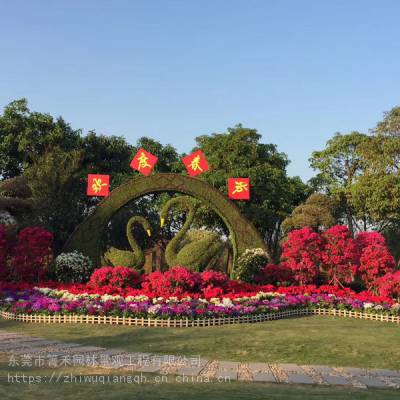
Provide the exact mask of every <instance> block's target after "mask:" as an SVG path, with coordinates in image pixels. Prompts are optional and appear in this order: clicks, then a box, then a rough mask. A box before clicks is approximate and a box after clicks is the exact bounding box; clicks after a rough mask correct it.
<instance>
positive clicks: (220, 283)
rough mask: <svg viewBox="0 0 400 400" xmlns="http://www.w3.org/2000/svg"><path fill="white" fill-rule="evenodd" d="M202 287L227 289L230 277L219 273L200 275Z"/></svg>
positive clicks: (206, 272) (203, 273)
mask: <svg viewBox="0 0 400 400" xmlns="http://www.w3.org/2000/svg"><path fill="white" fill-rule="evenodd" d="M200 280H201V287H202V288H205V287H219V288H221V289H225V288H226V286H227V285H228V283H229V277H228V275H226V274H224V273H223V272H219V271H212V270H209V271H204V272H202V273H201V274H200Z"/></svg>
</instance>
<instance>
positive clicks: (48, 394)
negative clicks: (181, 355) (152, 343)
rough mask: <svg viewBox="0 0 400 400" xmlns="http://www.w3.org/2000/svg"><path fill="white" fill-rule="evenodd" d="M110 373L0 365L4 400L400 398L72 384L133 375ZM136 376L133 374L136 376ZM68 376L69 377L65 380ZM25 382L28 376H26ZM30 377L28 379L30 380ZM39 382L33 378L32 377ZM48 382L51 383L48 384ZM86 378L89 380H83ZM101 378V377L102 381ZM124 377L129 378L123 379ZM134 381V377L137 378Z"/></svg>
mask: <svg viewBox="0 0 400 400" xmlns="http://www.w3.org/2000/svg"><path fill="white" fill-rule="evenodd" d="M54 372H55V375H54V376H55V377H57V378H58V376H61V379H60V380H59V382H58V383H55V381H54V380H53V383H49V380H50V377H51V375H52V374H53V373H54ZM22 373H24V374H25V376H31V377H35V379H37V377H40V380H41V383H36V384H28V383H15V382H14V383H11V382H10V381H9V375H8V374H10V376H15V374H19V375H22ZM107 373H108V371H103V370H102V371H101V372H99V370H98V369H97V370H93V369H89V368H74V369H71V368H57V369H45V368H29V369H27V368H24V369H22V368H21V367H19V368H18V367H16V368H12V367H9V366H8V364H7V363H6V362H4V360H3V362H0V398H1V399H4V400H14V399H15V400H19V399H24V400H34V399H35V400H36V399H51V398H54V399H63V400H73V399H85V400H102V399H104V400H124V399H140V400H153V399H160V400H170V399H171V400H172V399H174V400H179V399H189V398H190V399H191V400H200V399H202V400H211V399H212V400H214V399H218V400H239V399H246V400H248V399H252V400H253V399H254V400H257V399H260V400H261V399H262V400H309V399H313V400H381V399H382V400H391V399H393V400H394V399H398V398H399V397H398V396H399V392H398V390H388V389H384V390H373V389H369V390H363V389H356V388H340V387H321V386H309V385H307V386H301V385H282V384H279V385H278V384H262V383H246V382H225V383H217V382H212V383H211V382H210V383H179V382H177V381H176V377H173V376H168V377H166V378H167V379H168V382H165V381H164V382H163V383H156V379H160V376H158V378H157V376H155V375H150V374H147V375H145V377H146V380H147V382H146V383H141V384H138V383H118V384H115V383H105V384H102V383H97V384H94V383H69V382H71V378H70V376H71V374H73V376H75V377H80V376H87V377H90V378H91V379H93V378H92V377H93V376H95V374H102V375H100V376H105V378H104V379H107V376H110V381H111V382H112V381H113V379H115V378H117V379H118V380H119V381H121V376H123V377H126V376H127V375H130V374H131V373H119V375H115V372H113V375H107ZM130 376H132V375H130ZM64 377H68V381H65V382H64V380H65V378H64ZM20 379H22V378H20ZM26 379H28V378H26ZM32 379H33V378H32ZM45 379H46V380H47V382H45ZM77 379H78V380H79V379H85V378H77ZM97 379H99V378H97ZM122 379H124V378H122ZM132 379H133V378H132Z"/></svg>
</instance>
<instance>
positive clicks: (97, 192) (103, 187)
mask: <svg viewBox="0 0 400 400" xmlns="http://www.w3.org/2000/svg"><path fill="white" fill-rule="evenodd" d="M109 193H110V175H96V174H89V175H88V186H87V195H88V196H101V197H107V196H108V195H109Z"/></svg>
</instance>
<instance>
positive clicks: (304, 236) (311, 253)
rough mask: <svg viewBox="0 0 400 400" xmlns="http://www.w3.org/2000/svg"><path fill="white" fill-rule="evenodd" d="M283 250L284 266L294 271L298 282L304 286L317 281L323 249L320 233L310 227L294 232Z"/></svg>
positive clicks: (289, 236) (289, 235) (290, 234)
mask: <svg viewBox="0 0 400 400" xmlns="http://www.w3.org/2000/svg"><path fill="white" fill-rule="evenodd" d="M282 248H283V251H282V260H283V261H284V263H283V264H284V265H285V268H286V267H287V268H289V269H290V270H291V271H292V273H293V277H294V279H295V281H296V282H298V283H299V284H301V285H303V284H305V283H313V282H315V281H316V280H317V278H318V273H319V264H320V263H321V248H322V241H321V238H320V237H319V235H318V233H316V232H314V231H313V230H312V229H311V228H308V227H306V228H303V229H297V230H294V231H292V232H290V233H289V234H288V238H287V240H286V242H285V243H284V244H283V246H282Z"/></svg>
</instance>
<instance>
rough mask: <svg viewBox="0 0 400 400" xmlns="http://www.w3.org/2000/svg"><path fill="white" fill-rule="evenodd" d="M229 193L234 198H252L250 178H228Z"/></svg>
mask: <svg viewBox="0 0 400 400" xmlns="http://www.w3.org/2000/svg"><path fill="white" fill-rule="evenodd" d="M228 195H229V198H230V199H234V200H250V179H249V178H228Z"/></svg>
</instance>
